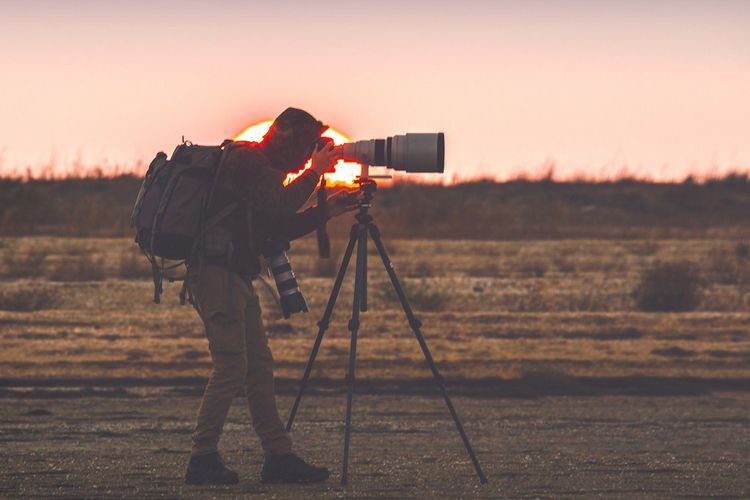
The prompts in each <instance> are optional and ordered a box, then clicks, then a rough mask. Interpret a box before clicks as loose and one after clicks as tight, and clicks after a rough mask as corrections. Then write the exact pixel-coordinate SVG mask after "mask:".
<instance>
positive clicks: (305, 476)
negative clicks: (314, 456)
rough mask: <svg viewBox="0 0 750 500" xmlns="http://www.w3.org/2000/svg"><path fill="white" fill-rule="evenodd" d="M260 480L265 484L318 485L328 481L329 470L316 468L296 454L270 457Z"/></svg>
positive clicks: (267, 458) (264, 465) (264, 464)
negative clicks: (320, 482)
mask: <svg viewBox="0 0 750 500" xmlns="http://www.w3.org/2000/svg"><path fill="white" fill-rule="evenodd" d="M260 478H261V480H262V481H263V482H264V483H317V482H319V481H325V480H326V479H328V469H326V468H325V467H315V466H314V465H310V464H308V463H306V462H305V461H304V460H302V459H301V458H300V457H298V456H297V455H295V454H294V453H284V454H282V455H269V456H267V457H266V461H265V462H264V463H263V470H261V472H260Z"/></svg>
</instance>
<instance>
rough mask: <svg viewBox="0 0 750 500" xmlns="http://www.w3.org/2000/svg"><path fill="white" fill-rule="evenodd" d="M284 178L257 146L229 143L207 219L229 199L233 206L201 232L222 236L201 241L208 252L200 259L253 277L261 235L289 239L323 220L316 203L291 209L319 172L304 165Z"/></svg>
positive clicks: (311, 187)
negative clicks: (300, 171) (291, 177)
mask: <svg viewBox="0 0 750 500" xmlns="http://www.w3.org/2000/svg"><path fill="white" fill-rule="evenodd" d="M284 178H285V173H284V172H283V171H282V170H280V169H278V168H275V167H274V166H273V165H272V164H271V161H270V160H269V157H268V155H267V154H266V153H265V152H264V148H263V146H262V145H260V144H258V143H254V142H235V143H234V145H233V146H232V149H231V150H230V151H229V153H228V155H227V159H226V161H225V163H224V166H223V169H222V171H221V173H220V175H219V178H218V180H217V186H216V192H215V194H214V198H213V202H212V203H211V206H210V207H209V209H208V217H210V216H211V215H213V214H216V213H218V212H219V211H221V210H222V209H223V208H224V207H225V206H227V205H228V204H230V203H232V202H235V201H236V202H239V206H238V209H236V210H234V212H232V214H231V215H229V216H228V217H227V218H226V219H224V220H223V221H222V222H221V223H219V224H218V227H217V228H216V230H214V231H211V232H209V233H208V234H207V235H206V239H207V240H211V239H213V240H223V241H219V243H218V244H216V241H214V242H212V241H207V246H209V247H211V250H209V251H207V252H206V258H205V261H206V262H209V263H214V264H222V265H226V266H227V267H228V268H229V269H230V270H232V271H234V272H237V273H239V274H240V275H241V276H243V277H255V276H257V275H258V273H259V272H260V269H261V266H260V261H259V256H260V255H261V253H262V245H263V242H264V241H265V240H266V239H268V238H269V237H275V238H281V239H288V240H293V239H295V238H299V237H300V236H304V235H305V234H307V233H309V232H311V231H313V230H315V229H316V228H317V227H318V226H320V225H321V224H323V223H324V222H326V220H327V216H326V214H325V212H324V211H323V209H320V208H318V207H312V208H308V209H307V210H305V211H303V212H300V213H297V210H299V208H300V207H301V206H302V205H304V204H305V202H306V201H307V199H308V198H309V197H310V195H311V194H312V193H313V191H314V190H315V187H316V186H317V184H318V180H319V179H320V176H319V175H318V174H317V173H316V172H314V171H313V170H311V169H310V170H307V171H306V172H305V173H303V174H302V175H300V176H299V177H297V178H296V179H295V180H294V181H292V182H291V183H290V184H288V185H287V186H286V187H285V186H284V185H283V181H284ZM229 243H231V244H229ZM212 245H213V246H212ZM217 248H218V249H217Z"/></svg>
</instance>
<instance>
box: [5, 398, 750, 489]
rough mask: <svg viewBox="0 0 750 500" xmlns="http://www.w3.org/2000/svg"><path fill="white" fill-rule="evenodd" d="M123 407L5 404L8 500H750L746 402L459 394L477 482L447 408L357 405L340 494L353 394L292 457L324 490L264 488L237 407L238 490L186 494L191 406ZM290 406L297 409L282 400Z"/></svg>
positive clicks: (316, 422)
mask: <svg viewBox="0 0 750 500" xmlns="http://www.w3.org/2000/svg"><path fill="white" fill-rule="evenodd" d="M128 395H129V397H116V398H107V397H95V398H91V397H90V398H62V397H57V398H47V399H35V398H20V399H5V400H4V401H3V404H2V406H1V407H0V418H1V420H2V424H1V425H2V427H1V428H0V441H2V452H1V453H0V495H1V496H3V497H15V496H27V497H47V496H65V497H78V496H85V497H107V496H118V497H121V496H126V497H159V496H165V497H200V498H208V497H238V496H241V495H256V494H257V495H266V496H269V497H274V498H294V497H303V496H305V497H349V496H351V497H368V496H386V497H421V498H434V497H465V498H475V497H488V498H489V497H505V496H507V497H598V496H612V497H620V498H634V497H671V496H676V497H687V496H703V497H710V498H717V497H743V496H744V497H746V496H748V495H750V417H748V415H749V414H750V395H748V394H747V393H716V394H713V395H702V396H692V397H683V396H674V397H641V396H600V397H570V396H562V397H542V398H527V399H510V398H465V397H457V398H456V400H455V402H456V404H457V407H458V409H459V411H460V413H461V415H462V417H463V419H464V422H465V426H466V430H467V432H468V433H469V436H470V438H471V439H472V441H473V443H474V445H475V447H476V450H477V452H478V455H479V458H480V460H481V462H482V464H483V466H484V469H485V471H486V473H487V475H488V476H489V483H488V484H486V485H480V484H479V481H478V480H477V478H476V476H475V475H474V471H473V469H472V466H471V463H470V462H469V460H468V457H467V455H466V453H465V452H464V449H463V448H462V445H461V441H460V439H459V437H458V434H457V433H456V432H455V429H454V428H453V423H452V421H451V420H450V417H449V414H448V413H447V411H446V409H445V407H444V404H443V401H442V399H440V398H434V397H431V396H428V395H415V396H397V395H393V394H391V395H382V394H381V395H372V394H370V395H360V396H358V397H357V398H356V399H355V407H354V410H355V412H354V422H355V426H354V431H353V437H352V450H351V453H352V454H351V459H352V462H351V466H350V484H349V485H348V486H346V487H342V486H340V484H339V479H340V466H341V448H342V442H343V423H342V422H343V414H344V398H343V397H342V396H343V395H340V394H338V395H337V394H312V395H310V396H309V397H307V398H306V399H305V400H304V401H303V406H302V410H301V413H300V415H299V417H298V420H297V425H296V428H295V431H294V439H295V442H296V449H297V451H298V452H299V453H300V454H301V455H303V456H304V457H307V458H309V459H311V460H314V461H315V462H318V463H321V464H324V465H326V466H328V467H330V468H331V469H332V472H333V474H332V476H333V477H332V478H331V480H330V481H329V482H327V483H325V484H321V485H311V486H285V485H273V486H267V485H263V484H261V483H260V481H259V478H258V473H259V469H260V460H261V455H260V452H259V447H258V442H257V439H256V437H255V435H254V434H253V432H252V429H251V427H250V425H249V423H248V422H249V419H248V417H247V414H246V412H245V407H244V405H242V401H241V400H239V399H238V400H237V401H236V404H235V406H234V407H233V409H232V411H231V413H230V419H229V421H228V423H227V427H226V430H225V436H224V439H223V450H224V454H225V457H226V459H227V461H228V462H229V463H230V464H231V465H232V466H234V467H235V468H236V469H237V470H238V471H239V472H240V473H241V477H242V479H241V482H240V484H239V485H236V486H232V487H191V486H186V485H184V484H183V483H182V475H183V473H184V467H185V464H186V460H187V453H188V449H189V441H190V435H189V434H190V431H191V427H192V421H193V416H194V412H195V410H196V407H197V404H198V396H197V394H195V393H194V392H193V393H191V394H188V395H185V394H183V395H180V394H179V391H177V390H176V389H171V390H170V389H159V390H158V392H154V390H151V392H147V391H145V390H141V392H138V391H135V392H132V391H131V392H129V393H128ZM279 403H280V406H281V408H282V409H286V408H288V407H289V405H290V403H291V398H290V397H289V396H282V397H280V401H279Z"/></svg>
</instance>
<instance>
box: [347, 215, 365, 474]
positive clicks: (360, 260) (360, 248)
mask: <svg viewBox="0 0 750 500" xmlns="http://www.w3.org/2000/svg"><path fill="white" fill-rule="evenodd" d="M359 227H360V228H359V230H358V231H359V234H358V236H357V269H356V272H355V273H354V303H353V304H352V318H351V319H350V320H349V331H350V332H351V344H350V347H349V371H348V372H347V374H346V425H345V427H344V465H343V469H342V471H341V484H342V485H343V484H346V482H347V474H348V471H349V436H350V434H351V423H352V399H353V398H354V378H355V377H354V372H355V369H356V360H357V333H358V332H359V311H360V306H361V303H360V300H361V299H362V296H363V294H362V287H363V286H364V285H365V283H364V281H363V279H362V276H364V274H365V272H366V270H365V269H362V268H363V266H364V265H365V264H366V261H365V258H366V255H367V238H366V235H367V226H366V225H364V224H360V226H359ZM363 255H364V256H365V257H363Z"/></svg>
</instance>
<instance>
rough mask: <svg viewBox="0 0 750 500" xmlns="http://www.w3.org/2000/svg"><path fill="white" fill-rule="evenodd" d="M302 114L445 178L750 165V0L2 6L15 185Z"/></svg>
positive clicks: (0, 78)
mask: <svg viewBox="0 0 750 500" xmlns="http://www.w3.org/2000/svg"><path fill="white" fill-rule="evenodd" d="M287 106H296V107H301V108H304V109H306V110H308V111H309V112H311V113H312V114H313V115H315V116H316V117H318V118H320V119H321V120H323V121H324V122H326V123H328V124H329V125H331V126H333V127H335V128H336V129H338V130H340V131H341V132H343V133H345V134H346V135H348V136H349V137H351V138H353V139H368V138H378V137H385V136H388V135H393V134H401V133H405V132H431V131H442V132H445V134H446V175H445V176H444V177H445V179H446V181H449V182H450V181H456V180H468V179H476V178H496V179H507V178H510V177H514V176H517V175H519V174H522V175H527V176H536V175H540V174H541V173H543V172H546V171H548V170H549V169H550V167H552V166H554V174H555V176H556V177H557V178H570V177H574V176H585V177H589V178H598V179H604V178H612V177H616V176H621V175H637V176H642V177H648V178H651V179H656V180H672V179H676V180H680V179H682V178H684V177H685V176H686V175H690V174H693V175H695V176H697V177H702V176H711V175H720V174H722V173H724V172H727V171H733V170H738V171H747V170H748V169H750V1H747V0H723V1H722V0H715V1H710V0H706V1H695V0H663V1H655V0H654V1H645V0H628V1H614V0H612V1H602V0H600V1H593V0H591V1H584V0H578V1H572V0H556V1H552V0H550V1H543V2H542V1H535V0H527V1H503V0H495V1H487V0H463V1H461V2H458V1H456V2H447V1H442V0H434V1H408V0H401V1H397V0H384V1H356V0H350V1H348V2H347V1H340V0H336V1H325V0H322V1H319V2H303V1H296V2H293V1H288V0H274V1H265V2H256V1H244V2H239V1H229V0H223V1H213V2H196V1H192V0H182V1H163V0H149V1H144V0H129V1H128V2H114V1H91V0H68V1H65V0H57V1H40V0H24V1H20V0H19V1H13V2H11V1H7V0H0V174H2V173H5V174H8V173H10V172H13V171H19V170H25V169H26V168H27V167H29V168H31V169H32V171H34V172H40V171H42V170H44V169H45V168H49V165H53V166H54V168H55V169H57V171H58V172H62V171H65V170H66V169H75V168H78V166H80V165H83V166H85V167H91V166H93V165H100V166H102V167H103V168H104V169H105V170H107V169H113V168H115V167H117V168H120V169H123V170H132V169H139V168H144V167H143V166H142V164H143V162H146V163H148V161H149V160H150V159H151V158H152V157H153V156H154V155H155V153H156V152H157V151H160V150H164V151H166V152H168V153H170V152H171V151H172V149H173V148H174V146H175V145H176V144H177V143H178V142H180V140H181V138H182V136H183V135H184V136H185V138H187V139H190V140H191V141H193V142H194V143H201V144H219V143H220V142H221V141H222V140H223V139H225V138H231V137H233V136H234V135H236V134H237V133H238V132H239V131H240V130H242V129H243V128H245V127H246V126H248V125H251V124H253V123H256V122H259V121H263V120H266V119H270V118H273V117H274V116H275V115H277V114H278V113H279V112H280V111H282V110H283V109H284V108H286V107H287Z"/></svg>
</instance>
